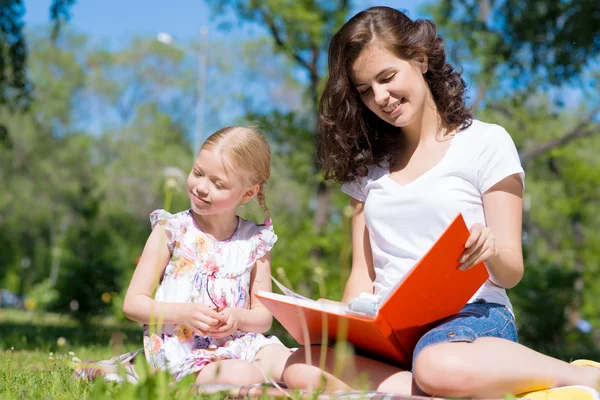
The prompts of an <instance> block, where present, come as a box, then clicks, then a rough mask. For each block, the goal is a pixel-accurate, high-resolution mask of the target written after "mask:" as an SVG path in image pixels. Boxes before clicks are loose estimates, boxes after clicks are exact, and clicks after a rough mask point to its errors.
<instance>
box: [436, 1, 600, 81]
mask: <svg viewBox="0 0 600 400" xmlns="http://www.w3.org/2000/svg"><path fill="white" fill-rule="evenodd" d="M435 8H437V12H434V13H435V16H436V18H435V20H436V21H437V22H438V23H440V24H441V25H442V26H444V27H447V28H449V29H448V30H447V32H448V33H449V34H450V35H452V37H453V38H456V37H460V38H461V39H460V41H461V42H463V43H464V44H466V46H465V47H466V49H469V51H471V52H473V54H475V55H477V54H479V55H481V54H482V53H485V55H486V56H487V58H488V60H489V57H493V58H495V59H496V62H494V63H493V64H489V63H488V65H494V66H496V65H499V64H501V65H500V66H501V67H502V69H503V70H504V71H506V70H507V69H508V70H511V71H512V72H513V74H512V77H513V78H514V79H516V80H519V81H521V80H523V79H531V77H532V75H533V74H535V75H537V74H539V75H541V76H543V77H544V78H543V79H545V80H546V79H547V80H548V81H549V82H550V83H552V84H560V83H562V82H563V81H564V80H568V79H571V78H576V77H577V75H578V74H580V73H581V72H582V71H583V70H584V69H585V67H586V66H589V65H590V64H592V63H593V62H594V58H595V57H597V55H598V52H599V51H600V32H599V31H598V29H595V28H594V27H597V26H598V25H599V24H600V5H599V3H598V2H597V1H596V0H577V1H561V0H551V1H546V0H530V1H527V2H523V1H519V0H508V1H507V0H486V1H473V0H442V1H440V2H439V3H437V4H436V5H435ZM465 32H470V33H471V34H469V35H465V34H464V33H465ZM465 61H466V60H465ZM478 61H481V59H479V60H478Z"/></svg>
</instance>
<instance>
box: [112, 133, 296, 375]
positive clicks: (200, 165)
mask: <svg viewBox="0 0 600 400" xmlns="http://www.w3.org/2000/svg"><path fill="white" fill-rule="evenodd" d="M270 162H271V152H270V148H269V145H268V143H267V141H266V140H265V139H264V138H263V137H262V136H261V135H260V134H259V133H258V132H256V131H255V130H253V129H248V128H242V127H235V126H234V127H228V128H224V129H221V130H219V131H217V132H216V133H214V134H213V135H211V136H210V137H209V138H208V139H207V141H206V142H205V143H204V144H203V146H202V148H201V150H200V152H199V154H198V157H197V158H196V161H195V163H194V166H193V168H192V171H191V172H190V174H189V176H188V180H187V191H188V196H189V197H190V201H191V209H189V210H187V211H183V212H180V213H178V214H175V215H171V214H169V213H167V212H166V211H164V210H157V211H154V212H153V213H152V214H151V215H150V220H151V223H152V228H153V230H152V233H151V234H150V237H149V239H148V241H147V243H146V246H145V248H144V251H143V253H142V257H141V259H140V262H139V264H138V266H137V268H136V270H135V272H134V274H133V278H132V280H131V283H130V285H129V288H128V290H127V294H126V296H125V302H124V305H123V311H124V312H125V314H126V315H127V316H128V317H129V318H130V319H132V320H135V321H138V322H141V323H143V324H145V326H144V353H145V355H146V359H147V360H148V362H149V364H150V365H151V367H154V368H159V369H166V370H168V371H169V372H170V373H171V374H172V375H173V376H174V377H175V379H176V380H179V379H181V378H183V377H184V376H186V375H188V374H196V375H197V379H196V382H197V383H209V382H210V383H231V384H238V385H248V384H254V383H262V382H265V378H269V379H271V378H272V379H275V380H280V378H281V371H282V370H283V365H284V363H285V361H286V359H287V356H288V355H289V350H288V349H287V348H286V347H284V346H283V345H282V344H281V342H280V341H279V340H278V339H277V338H276V337H274V336H263V335H262V333H264V332H266V331H267V330H268V329H269V328H270V327H271V323H272V316H271V314H270V313H269V312H268V311H267V309H266V308H264V307H263V306H262V305H261V304H260V302H259V301H258V300H257V299H256V298H255V297H254V295H255V293H257V292H258V291H261V290H267V291H270V290H271V280H270V257H269V251H270V250H271V248H272V247H273V245H274V244H275V241H276V240H277V236H276V235H275V233H274V232H273V228H272V226H271V219H270V216H269V210H268V209H267V207H266V204H265V185H266V183H267V180H268V179H269V175H270ZM255 197H256V198H257V200H258V203H259V204H260V206H261V208H262V209H263V211H264V213H265V215H266V217H267V219H266V221H265V224H264V225H255V224H254V223H253V222H250V221H246V220H244V219H242V218H240V217H238V216H237V215H236V207H237V206H238V205H241V206H243V205H244V204H245V203H247V202H248V201H250V200H252V199H253V198H255ZM157 283H158V288H157V289H156V295H155V296H154V298H152V297H153V296H152V293H153V290H154V289H155V287H156V284H157Z"/></svg>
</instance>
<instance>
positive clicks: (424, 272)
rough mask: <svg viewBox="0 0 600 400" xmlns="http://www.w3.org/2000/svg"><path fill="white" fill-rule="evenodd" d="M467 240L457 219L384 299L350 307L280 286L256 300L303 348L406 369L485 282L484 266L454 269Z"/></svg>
mask: <svg viewBox="0 0 600 400" xmlns="http://www.w3.org/2000/svg"><path fill="white" fill-rule="evenodd" d="M468 237H469V230H468V229H467V226H466V224H465V221H464V219H463V217H462V215H460V214H459V215H458V216H457V217H456V218H455V219H454V221H453V222H452V223H451V224H450V226H448V228H447V229H446V230H445V231H444V233H443V234H442V235H441V236H440V237H439V238H438V240H437V241H436V242H435V243H434V245H433V246H432V247H431V249H429V251H428V252H427V254H425V256H423V258H421V259H420V260H419V261H418V262H417V263H416V264H415V266H414V267H413V268H412V269H411V271H410V272H409V273H408V274H406V276H405V277H404V279H402V280H401V281H400V282H398V284H397V285H396V287H395V288H394V289H392V290H391V291H390V294H389V295H388V296H386V297H385V298H379V297H378V296H376V295H373V294H363V295H361V296H360V297H359V298H357V299H355V300H353V301H352V302H350V304H349V305H345V304H342V303H338V304H330V303H321V302H317V301H314V300H311V299H308V298H306V297H303V296H300V295H298V294H296V293H294V292H293V291H291V290H290V289H288V288H286V287H285V286H283V285H281V284H278V282H276V284H277V286H280V289H281V290H282V292H283V293H284V294H283V295H281V294H277V293H271V292H259V293H258V294H257V297H258V298H259V299H260V301H261V302H262V303H263V304H264V305H265V307H267V309H269V311H271V313H272V314H273V316H274V317H275V318H276V319H277V320H278V321H279V322H280V323H281V325H283V327H284V328H285V329H286V330H287V331H288V332H289V333H290V334H291V335H292V337H293V338H294V339H295V340H296V341H297V342H298V343H300V344H301V345H309V344H326V343H327V344H332V343H334V342H336V341H348V342H350V343H351V344H352V345H353V346H354V348H355V350H356V351H357V353H358V354H362V355H366V356H369V357H371V358H376V359H379V360H381V361H385V362H390V363H393V364H395V365H397V366H399V367H403V368H407V369H410V367H411V363H412V352H413V350H414V348H415V346H416V344H417V342H418V340H419V339H420V338H421V336H422V335H423V334H424V333H425V332H426V331H427V330H429V328H430V327H431V326H432V324H434V323H436V322H439V321H440V320H442V319H444V318H447V317H450V316H452V315H454V314H456V313H457V312H459V311H460V309H461V308H462V307H463V306H464V305H465V304H466V303H467V301H469V299H470V298H471V297H472V296H473V295H474V294H475V292H476V291H477V289H479V288H480V287H481V285H483V283H484V282H485V281H486V280H487V279H488V277H489V275H488V272H487V269H486V268H485V266H484V265H483V263H481V264H479V265H476V266H475V267H473V268H471V269H469V270H467V271H459V270H458V269H457V267H458V265H459V262H458V258H459V257H460V255H461V254H462V252H463V251H464V244H465V242H466V241H467V238H468Z"/></svg>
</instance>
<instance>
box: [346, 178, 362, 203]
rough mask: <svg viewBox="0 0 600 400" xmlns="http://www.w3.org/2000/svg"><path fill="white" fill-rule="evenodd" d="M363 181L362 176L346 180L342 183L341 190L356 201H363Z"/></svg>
mask: <svg viewBox="0 0 600 400" xmlns="http://www.w3.org/2000/svg"><path fill="white" fill-rule="evenodd" d="M364 182H365V179H364V178H359V179H356V180H353V181H352V182H346V183H344V184H343V185H342V192H344V193H346V194H347V195H348V196H350V197H352V198H354V199H356V200H358V201H362V202H365V201H366V200H367V195H366V193H365V190H364V189H365V187H364Z"/></svg>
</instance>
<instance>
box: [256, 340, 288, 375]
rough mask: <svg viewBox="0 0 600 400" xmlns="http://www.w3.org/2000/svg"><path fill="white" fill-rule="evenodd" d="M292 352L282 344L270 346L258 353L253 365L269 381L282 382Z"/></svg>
mask: <svg viewBox="0 0 600 400" xmlns="http://www.w3.org/2000/svg"><path fill="white" fill-rule="evenodd" d="M291 354H292V351H291V350H290V349H288V348H287V347H285V346H283V345H281V344H270V345H268V346H265V347H263V348H262V349H260V350H259V351H258V353H256V356H254V360H252V365H254V366H256V367H257V368H258V369H259V370H260V371H261V372H262V373H263V374H264V375H265V377H266V378H267V379H268V380H274V381H275V382H281V381H282V374H283V368H284V367H285V363H286V362H287V360H288V358H289V357H290V355H291Z"/></svg>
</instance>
